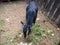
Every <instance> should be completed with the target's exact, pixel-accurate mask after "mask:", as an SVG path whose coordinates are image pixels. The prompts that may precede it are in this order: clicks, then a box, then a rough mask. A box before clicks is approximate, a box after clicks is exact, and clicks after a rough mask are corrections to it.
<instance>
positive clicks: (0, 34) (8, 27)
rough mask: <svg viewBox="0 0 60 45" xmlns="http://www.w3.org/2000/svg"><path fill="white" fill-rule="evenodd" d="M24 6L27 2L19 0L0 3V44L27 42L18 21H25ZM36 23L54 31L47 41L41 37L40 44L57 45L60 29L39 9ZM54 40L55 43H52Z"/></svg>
mask: <svg viewBox="0 0 60 45" xmlns="http://www.w3.org/2000/svg"><path fill="white" fill-rule="evenodd" d="M26 7H27V3H25V2H21V1H19V2H18V1H16V2H7V3H0V45H22V42H24V41H25V43H27V41H26V40H24V38H23V36H22V37H21V35H20V31H21V30H22V25H21V23H20V22H21V21H23V22H25V16H26ZM2 20H3V21H2ZM36 23H38V24H39V25H41V26H42V27H43V28H45V29H46V30H54V31H55V34H54V36H53V38H51V39H49V40H48V41H47V40H46V39H43V40H42V41H40V42H41V45H57V43H58V41H60V30H57V29H56V27H55V26H54V25H53V24H51V23H50V22H49V21H48V19H47V18H46V17H45V16H44V14H43V13H41V11H40V10H39V11H38V16H37V20H36ZM54 41H55V44H53V43H52V42H54ZM31 42H32V41H31ZM20 43H21V44H20ZM25 43H24V44H25ZM24 44H23V45H24ZM31 45H34V44H31ZM39 45H40V44H39Z"/></svg>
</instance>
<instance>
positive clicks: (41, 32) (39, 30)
mask: <svg viewBox="0 0 60 45" xmlns="http://www.w3.org/2000/svg"><path fill="white" fill-rule="evenodd" d="M51 34H55V32H54V31H53V30H46V29H45V28H43V27H42V26H41V25H39V24H37V23H36V24H35V25H34V26H33V27H32V33H31V34H30V36H31V38H32V42H34V43H38V42H39V43H40V41H41V40H42V39H43V38H44V37H46V38H48V39H50V38H51V37H52V35H51Z"/></svg>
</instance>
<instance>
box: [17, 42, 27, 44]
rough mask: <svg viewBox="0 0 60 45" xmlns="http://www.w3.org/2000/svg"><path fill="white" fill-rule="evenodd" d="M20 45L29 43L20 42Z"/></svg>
mask: <svg viewBox="0 0 60 45" xmlns="http://www.w3.org/2000/svg"><path fill="white" fill-rule="evenodd" d="M18 45H27V43H23V42H20V43H19V44H18Z"/></svg>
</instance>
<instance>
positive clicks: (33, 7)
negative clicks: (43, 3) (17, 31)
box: [21, 1, 38, 38]
mask: <svg viewBox="0 0 60 45" xmlns="http://www.w3.org/2000/svg"><path fill="white" fill-rule="evenodd" d="M37 13H38V6H37V4H36V2H35V1H31V2H30V3H29V5H28V6H27V8H26V22H27V23H26V24H25V25H24V26H23V34H24V37H25V38H26V37H27V36H28V35H29V34H30V32H31V27H32V24H35V21H36V18H37ZM21 23H22V22H21ZM22 24H23V23H22ZM27 32H28V33H27Z"/></svg>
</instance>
